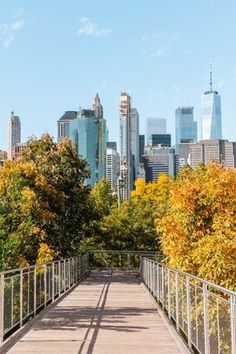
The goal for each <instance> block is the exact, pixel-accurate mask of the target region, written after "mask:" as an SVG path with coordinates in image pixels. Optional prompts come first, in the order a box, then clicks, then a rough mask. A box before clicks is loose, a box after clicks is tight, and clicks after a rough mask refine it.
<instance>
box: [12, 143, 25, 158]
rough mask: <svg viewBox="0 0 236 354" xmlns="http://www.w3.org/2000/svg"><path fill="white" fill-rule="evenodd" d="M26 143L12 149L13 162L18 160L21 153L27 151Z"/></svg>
mask: <svg viewBox="0 0 236 354" xmlns="http://www.w3.org/2000/svg"><path fill="white" fill-rule="evenodd" d="M26 147H27V144H26V143H19V144H16V145H15V146H13V147H12V160H17V159H18V158H19V157H20V155H21V153H22V152H23V151H24V150H25V149H26Z"/></svg>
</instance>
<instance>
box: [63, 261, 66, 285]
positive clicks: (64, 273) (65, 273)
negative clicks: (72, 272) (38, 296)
mask: <svg viewBox="0 0 236 354" xmlns="http://www.w3.org/2000/svg"><path fill="white" fill-rule="evenodd" d="M63 266H64V291H66V261H65V259H64V264H63Z"/></svg>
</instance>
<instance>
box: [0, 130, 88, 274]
mask: <svg viewBox="0 0 236 354" xmlns="http://www.w3.org/2000/svg"><path fill="white" fill-rule="evenodd" d="M88 175H89V171H88V168H87V164H86V161H85V160H83V159H82V158H79V157H78V156H77V153H76V150H75V148H74V146H73V144H72V143H71V141H70V140H64V141H63V142H62V143H59V144H56V143H54V142H53V139H52V138H51V137H50V136H49V135H47V134H46V135H43V136H42V137H41V138H40V139H32V140H30V141H29V142H28V144H27V147H26V149H25V151H24V152H23V154H22V156H21V157H20V158H19V159H18V160H17V161H7V162H6V163H5V164H4V166H3V167H2V168H1V169H0V239H1V256H2V257H1V260H2V264H1V266H2V267H12V266H18V265H19V266H22V265H27V264H32V263H34V262H36V261H37V262H44V261H49V260H52V259H53V258H56V257H67V256H72V255H73V254H75V253H76V252H77V251H78V248H79V242H80V241H81V239H83V238H84V237H85V236H86V233H87V232H88V230H89V228H90V226H91V223H92V221H93V215H94V206H93V203H92V201H91V197H90V189H89V188H88V187H85V186H84V181H85V179H86V178H87V177H88Z"/></svg>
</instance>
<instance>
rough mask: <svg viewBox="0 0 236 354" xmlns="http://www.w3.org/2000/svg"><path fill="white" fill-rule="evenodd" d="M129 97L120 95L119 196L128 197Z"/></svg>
mask: <svg viewBox="0 0 236 354" xmlns="http://www.w3.org/2000/svg"><path fill="white" fill-rule="evenodd" d="M130 117H131V98H130V96H129V95H128V93H126V92H122V93H121V95H120V175H121V180H122V183H123V188H122V193H121V197H122V199H128V198H129V195H130V189H131V122H130V120H131V118H130Z"/></svg>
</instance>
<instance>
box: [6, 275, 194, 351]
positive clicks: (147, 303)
mask: <svg viewBox="0 0 236 354" xmlns="http://www.w3.org/2000/svg"><path fill="white" fill-rule="evenodd" d="M172 332H173V330H172V329H171V328H170V327H168V325H167V324H166V322H165V320H163V318H162V317H161V316H160V315H159V313H158V311H157V310H156V308H155V305H154V303H153V302H152V299H151V298H150V296H149V294H148V293H147V291H146V290H145V288H144V287H143V286H141V285H140V283H139V280H138V278H137V274H136V273H134V272H133V273H132V272H113V274H110V273H109V272H107V271H103V272H101V271H99V272H93V273H92V274H91V275H90V276H89V277H88V278H87V279H85V280H84V281H83V282H82V283H81V284H79V285H78V286H76V287H75V288H74V289H73V290H72V291H71V292H70V293H69V294H68V295H67V296H65V297H64V298H63V299H62V300H60V301H58V302H57V303H56V304H55V305H53V306H51V307H50V308H49V309H48V311H46V312H45V313H44V314H43V315H42V316H39V318H38V319H36V320H34V321H33V323H32V326H31V327H30V328H29V330H28V331H27V332H26V333H25V334H24V335H22V336H21V338H19V340H18V342H17V343H16V344H15V345H14V346H13V347H12V348H11V349H9V350H8V353H14V354H18V353H24V354H27V353H30V354H32V353H61V354H62V353H63V354H64V353H66V354H70V353H73V354H85V353H86V354H89V353H95V354H108V353H109V354H113V353H114V354H119V353H122V354H124V353H135V354H139V353H145V354H152V353H158V354H164V353H165V354H166V353H168V354H172V353H173V354H178V353H187V352H188V351H187V350H186V349H185V348H184V346H183V345H182V344H181V341H180V340H179V339H178V337H177V335H175V334H174V333H172Z"/></svg>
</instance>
